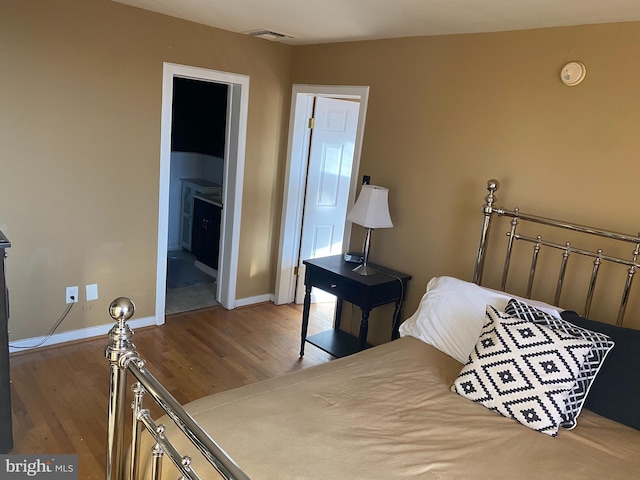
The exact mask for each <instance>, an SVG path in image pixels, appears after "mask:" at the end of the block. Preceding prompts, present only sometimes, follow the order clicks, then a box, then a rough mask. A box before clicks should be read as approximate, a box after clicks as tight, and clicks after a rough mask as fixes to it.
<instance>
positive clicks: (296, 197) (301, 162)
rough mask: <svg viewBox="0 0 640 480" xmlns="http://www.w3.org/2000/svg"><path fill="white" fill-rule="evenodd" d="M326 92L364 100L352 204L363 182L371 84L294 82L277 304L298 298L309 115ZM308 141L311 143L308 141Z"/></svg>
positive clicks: (346, 235) (347, 234)
mask: <svg viewBox="0 0 640 480" xmlns="http://www.w3.org/2000/svg"><path fill="white" fill-rule="evenodd" d="M313 96H325V97H334V98H352V99H358V100H359V101H360V110H359V113H358V129H357V133H356V143H355V148H354V154H353V171H352V175H351V188H350V190H349V203H348V205H349V207H348V208H351V206H352V205H353V203H354V201H355V192H356V188H357V186H358V184H359V179H358V175H357V173H358V171H359V168H360V154H361V151H362V138H363V136H364V125H365V119H366V113H367V103H368V100H369V87H367V86H344V85H343V86H340V85H302V84H296V85H293V89H292V94H291V111H290V114H289V118H290V121H289V140H288V144H287V164H286V171H285V185H284V193H283V207H282V221H281V228H280V246H279V250H278V266H277V268H278V270H277V272H276V288H275V295H274V303H276V304H277V305H281V304H285V303H291V302H293V301H294V298H295V286H296V279H295V276H294V268H295V267H296V266H297V262H298V258H297V254H298V247H299V245H300V231H301V230H302V209H303V205H304V180H305V176H306V155H302V154H301V152H303V151H304V150H305V148H304V145H305V144H307V142H308V137H307V133H308V132H307V125H306V122H307V119H308V118H309V117H308V116H307V115H308V110H309V108H310V107H309V101H308V97H313ZM307 145H308V144H307ZM350 238H351V229H349V228H345V232H344V239H343V245H349V240H350Z"/></svg>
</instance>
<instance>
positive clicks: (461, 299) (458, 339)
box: [400, 277, 561, 363]
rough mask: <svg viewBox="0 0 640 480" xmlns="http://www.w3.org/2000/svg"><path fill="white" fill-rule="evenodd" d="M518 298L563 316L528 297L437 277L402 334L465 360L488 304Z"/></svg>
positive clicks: (499, 305)
mask: <svg viewBox="0 0 640 480" xmlns="http://www.w3.org/2000/svg"><path fill="white" fill-rule="evenodd" d="M511 298H517V299H518V300H521V301H523V302H525V303H528V304H529V305H533V306H535V307H537V308H539V309H540V310H542V311H544V312H546V313H548V314H549V315H552V316H554V317H556V318H561V317H560V314H559V313H558V311H557V309H556V307H553V306H551V305H549V304H547V303H543V302H538V301H535V300H526V299H522V298H521V297H517V296H514V295H509V294H507V293H504V292H499V291H497V290H493V289H490V288H486V287H481V286H479V285H476V284H475V283H471V282H465V281H464V280H459V279H457V278H453V277H434V278H432V279H431V280H430V281H429V283H428V284H427V292H426V293H425V294H424V295H423V297H422V300H421V301H420V305H419V306H418V310H417V311H416V312H415V313H414V314H413V315H412V316H411V317H409V318H408V319H407V320H405V321H404V322H403V323H402V325H400V336H402V337H406V336H408V337H414V338H417V339H418V340H422V341H423V342H426V343H428V344H430V345H433V346H434V347H436V348H437V349H438V350H440V351H442V352H444V353H446V354H447V355H449V356H450V357H453V358H455V359H456V360H458V361H459V362H460V363H466V362H467V360H468V359H469V354H470V353H471V350H473V347H474V346H475V344H476V342H477V341H478V336H479V335H480V330H482V325H484V317H485V313H486V308H487V305H493V306H494V307H495V308H497V309H498V310H500V311H504V309H505V307H506V306H507V302H508V301H509V299H511Z"/></svg>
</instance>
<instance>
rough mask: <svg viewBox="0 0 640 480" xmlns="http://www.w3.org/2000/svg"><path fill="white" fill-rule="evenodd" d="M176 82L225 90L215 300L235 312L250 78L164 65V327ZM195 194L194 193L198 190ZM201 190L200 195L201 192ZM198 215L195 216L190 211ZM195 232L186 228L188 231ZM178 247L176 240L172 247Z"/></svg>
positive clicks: (159, 318) (159, 286)
mask: <svg viewBox="0 0 640 480" xmlns="http://www.w3.org/2000/svg"><path fill="white" fill-rule="evenodd" d="M176 78H182V79H189V80H195V81H203V82H214V83H217V84H220V85H224V86H226V87H227V109H226V111H227V116H226V128H225V138H224V155H223V162H222V163H223V166H222V167H223V168H222V186H221V189H220V192H219V199H220V203H221V204H222V205H224V208H221V209H220V212H219V215H220V222H219V225H220V231H219V238H220V241H219V262H218V265H217V270H216V273H217V282H216V283H215V298H216V299H217V301H218V302H219V303H220V304H221V305H222V306H223V307H224V308H227V309H233V308H235V304H236V279H237V273H236V271H237V264H238V244H239V241H238V240H239V236H240V220H241V211H242V184H243V178H244V155H245V141H246V129H247V114H248V95H249V77H247V76H246V75H238V74H233V73H227V72H219V71H216V70H208V69H203V68H197V67H189V66H184V65H176V64H171V63H165V64H164V70H163V86H162V127H161V128H162V133H161V146H160V182H159V183H160V185H159V186H160V188H159V190H160V192H159V208H158V256H157V275H156V324H158V325H160V324H162V323H164V318H165V309H166V295H167V291H166V289H167V261H168V260H167V259H168V251H169V246H170V245H169V243H170V240H169V216H170V208H169V207H170V201H169V198H170V186H171V165H172V162H171V150H172V149H171V134H172V117H173V108H172V107H173V100H174V80H175V79H176ZM194 193H195V192H194ZM202 193H203V192H200V194H202ZM191 213H192V214H193V215H195V213H196V212H194V211H192V212H191ZM190 230H191V229H190V228H189V229H187V231H190ZM172 246H175V240H174V244H173V245H172Z"/></svg>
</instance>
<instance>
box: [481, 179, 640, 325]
mask: <svg viewBox="0 0 640 480" xmlns="http://www.w3.org/2000/svg"><path fill="white" fill-rule="evenodd" d="M499 187H500V184H499V182H498V181H497V180H489V181H488V182H487V190H488V191H489V194H488V195H487V196H486V197H485V204H484V205H483V207H482V212H483V215H484V218H483V222H482V229H481V234H480V244H479V245H478V253H477V256H476V263H475V270H474V274H473V282H474V283H477V284H481V283H482V275H483V270H484V264H485V259H486V253H487V244H488V240H489V230H490V227H491V221H492V218H493V217H494V216H495V215H498V216H502V217H508V218H511V222H510V224H511V228H510V230H509V231H508V232H507V237H508V241H507V246H506V254H505V260H504V265H503V269H502V280H501V284H500V287H499V288H500V290H503V291H505V289H506V284H507V276H508V274H509V267H510V263H511V258H512V252H513V245H514V242H515V241H516V240H521V241H524V242H526V243H530V244H532V245H533V254H532V256H531V266H530V270H529V275H528V282H527V290H526V294H525V296H526V297H527V298H531V291H532V288H533V283H534V278H535V274H536V267H537V265H538V258H539V253H540V250H541V249H542V248H543V247H547V248H550V249H555V250H559V251H560V252H561V254H562V255H561V259H560V268H559V273H558V278H557V282H556V288H555V295H554V299H553V304H554V305H558V306H560V296H561V294H562V287H563V285H564V281H565V275H566V272H567V265H568V263H569V257H570V256H571V255H573V254H576V255H579V256H583V257H589V258H593V266H592V270H591V276H590V279H589V282H588V288H587V293H586V298H585V302H584V310H583V315H584V316H586V317H588V316H589V312H590V309H591V303H592V300H593V295H594V291H595V287H596V281H597V280H598V272H599V271H600V266H601V265H602V264H603V263H604V262H610V263H612V264H617V265H622V266H626V267H628V268H627V269H626V273H625V276H626V278H625V281H624V287H623V290H622V295H621V299H620V304H619V307H618V314H617V317H616V324H617V325H621V324H622V321H623V319H624V314H625V311H626V308H627V303H628V300H629V293H630V291H631V285H632V282H633V278H634V276H635V274H636V271H637V270H638V268H640V263H638V260H639V256H640V234H638V235H637V236H636V235H626V234H623V233H617V232H612V231H608V230H603V229H599V228H595V227H588V226H585V225H579V224H576V223H571V222H566V221H562V220H554V219H551V218H545V217H539V216H536V215H530V214H526V213H523V212H521V211H520V210H519V209H518V208H515V209H514V210H507V209H505V208H497V207H496V206H495V205H494V203H495V202H496V196H495V193H496V190H498V188H499ZM521 222H529V223H534V224H538V225H544V226H547V227H551V228H552V229H564V230H569V231H571V232H576V233H578V234H580V235H586V236H588V237H592V238H593V237H600V238H601V239H605V240H606V241H607V242H613V243H618V244H623V245H624V244H625V243H630V244H632V248H630V249H629V250H630V255H629V257H627V258H623V257H621V256H620V255H615V254H614V255H605V253H604V249H601V248H598V249H589V248H579V247H576V246H575V244H573V243H571V242H563V243H560V242H554V241H549V240H546V239H543V237H542V235H535V236H526V235H521V234H520V233H517V232H516V228H517V227H518V225H519V224H520V223H521ZM583 238H584V237H583ZM611 245H612V244H611V243H609V246H611Z"/></svg>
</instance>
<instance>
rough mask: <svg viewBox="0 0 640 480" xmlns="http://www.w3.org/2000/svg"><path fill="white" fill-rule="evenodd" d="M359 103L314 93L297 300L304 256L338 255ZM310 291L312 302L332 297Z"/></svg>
mask: <svg viewBox="0 0 640 480" xmlns="http://www.w3.org/2000/svg"><path fill="white" fill-rule="evenodd" d="M359 108H360V105H359V103H358V102H354V101H349V100H339V99H334V98H326V97H317V98H316V104H315V113H314V119H315V121H314V126H313V130H312V133H311V144H310V147H309V163H308V170H307V185H306V192H305V202H304V212H303V218H302V233H301V235H300V255H299V257H298V258H299V262H298V266H299V275H298V282H297V286H296V303H302V301H303V300H304V264H303V263H302V261H303V260H308V259H310V258H318V257H326V256H329V255H338V254H340V253H342V240H343V237H344V227H345V218H346V216H347V204H348V201H349V188H350V185H351V175H352V172H353V153H354V147H355V139H356V130H357V126H358V111H359ZM323 293H324V292H316V291H314V295H313V298H312V301H328V300H330V299H333V298H334V297H333V296H332V295H330V294H324V295H323Z"/></svg>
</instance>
